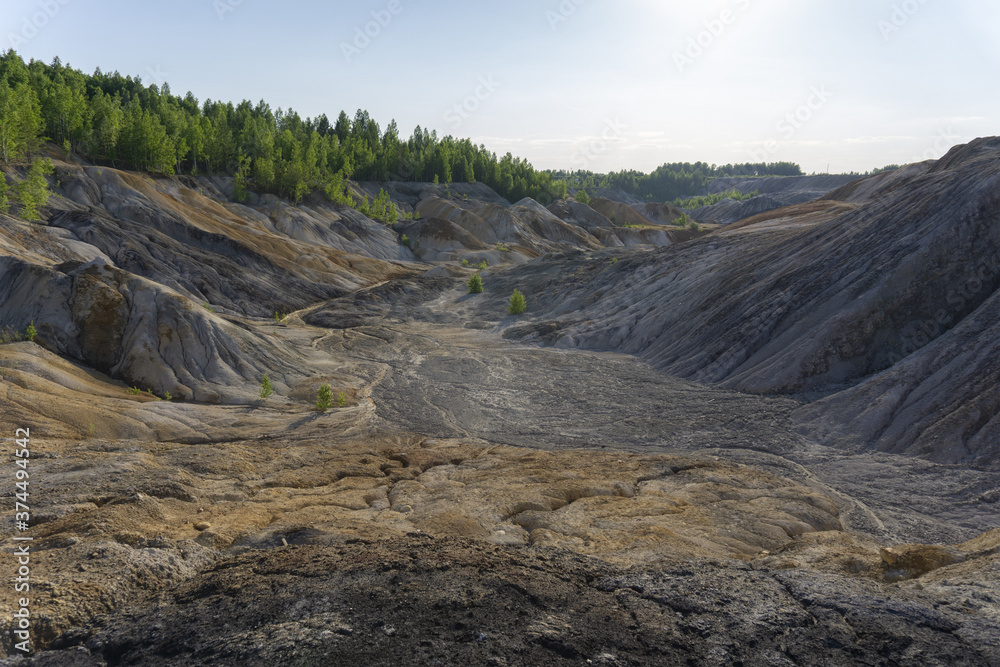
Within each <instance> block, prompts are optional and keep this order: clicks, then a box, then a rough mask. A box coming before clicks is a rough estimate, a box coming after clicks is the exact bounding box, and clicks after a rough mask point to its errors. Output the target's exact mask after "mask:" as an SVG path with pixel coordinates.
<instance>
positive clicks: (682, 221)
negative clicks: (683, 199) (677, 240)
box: [674, 213, 688, 228]
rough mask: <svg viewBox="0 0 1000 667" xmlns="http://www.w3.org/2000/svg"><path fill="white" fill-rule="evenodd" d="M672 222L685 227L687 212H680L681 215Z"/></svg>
mask: <svg viewBox="0 0 1000 667" xmlns="http://www.w3.org/2000/svg"><path fill="white" fill-rule="evenodd" d="M674 224H675V225H677V226H678V227H681V228H684V227H687V224H688V214H687V213H682V214H681V217H679V218H677V219H676V220H674Z"/></svg>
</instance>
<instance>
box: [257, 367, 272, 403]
mask: <svg viewBox="0 0 1000 667" xmlns="http://www.w3.org/2000/svg"><path fill="white" fill-rule="evenodd" d="M273 393H274V385H272V384H271V378H269V377H268V376H267V373H264V379H263V380H261V381H260V397H261V398H262V399H264V400H265V401H266V400H267V397H268V396H270V395H271V394H273Z"/></svg>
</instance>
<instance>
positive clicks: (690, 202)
mask: <svg viewBox="0 0 1000 667" xmlns="http://www.w3.org/2000/svg"><path fill="white" fill-rule="evenodd" d="M759 194H760V192H759V191H758V190H754V191H753V192H746V193H744V192H740V191H739V190H726V191H725V192H717V193H715V194H714V195H704V196H702V197H690V198H688V199H677V200H675V201H674V205H675V206H677V208H688V209H691V208H701V207H702V206H711V205H712V204H718V203H719V202H720V201H725V200H726V199H735V200H736V201H745V200H747V199H752V198H754V197H756V196H757V195H759Z"/></svg>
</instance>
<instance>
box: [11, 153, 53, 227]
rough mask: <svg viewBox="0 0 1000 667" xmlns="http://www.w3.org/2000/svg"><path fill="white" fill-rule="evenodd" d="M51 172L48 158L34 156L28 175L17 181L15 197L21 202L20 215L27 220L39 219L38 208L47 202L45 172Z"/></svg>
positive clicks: (47, 192)
mask: <svg viewBox="0 0 1000 667" xmlns="http://www.w3.org/2000/svg"><path fill="white" fill-rule="evenodd" d="M52 172H53V168H52V163H51V162H50V161H49V160H48V158H44V159H43V158H36V159H35V160H34V161H33V162H32V163H31V169H29V170H28V176H27V178H25V179H24V180H23V181H21V182H20V183H18V186H17V198H18V200H19V201H20V202H21V217H22V218H23V219H25V220H28V221H35V220H40V219H41V216H40V215H39V214H38V209H39V208H41V207H42V206H45V205H46V204H48V203H49V182H48V181H47V180H46V179H45V176H46V174H51V173H52Z"/></svg>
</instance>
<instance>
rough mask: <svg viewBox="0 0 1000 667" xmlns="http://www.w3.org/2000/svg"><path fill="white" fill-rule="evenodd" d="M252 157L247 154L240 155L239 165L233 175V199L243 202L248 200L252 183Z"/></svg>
mask: <svg viewBox="0 0 1000 667" xmlns="http://www.w3.org/2000/svg"><path fill="white" fill-rule="evenodd" d="M249 174H250V158H248V157H247V156H246V155H240V157H239V167H237V169H236V175H235V176H233V201H235V202H237V203H240V204H242V203H243V202H245V201H246V200H247V196H248V195H249V191H248V189H247V188H248V187H249V185H250V177H249Z"/></svg>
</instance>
